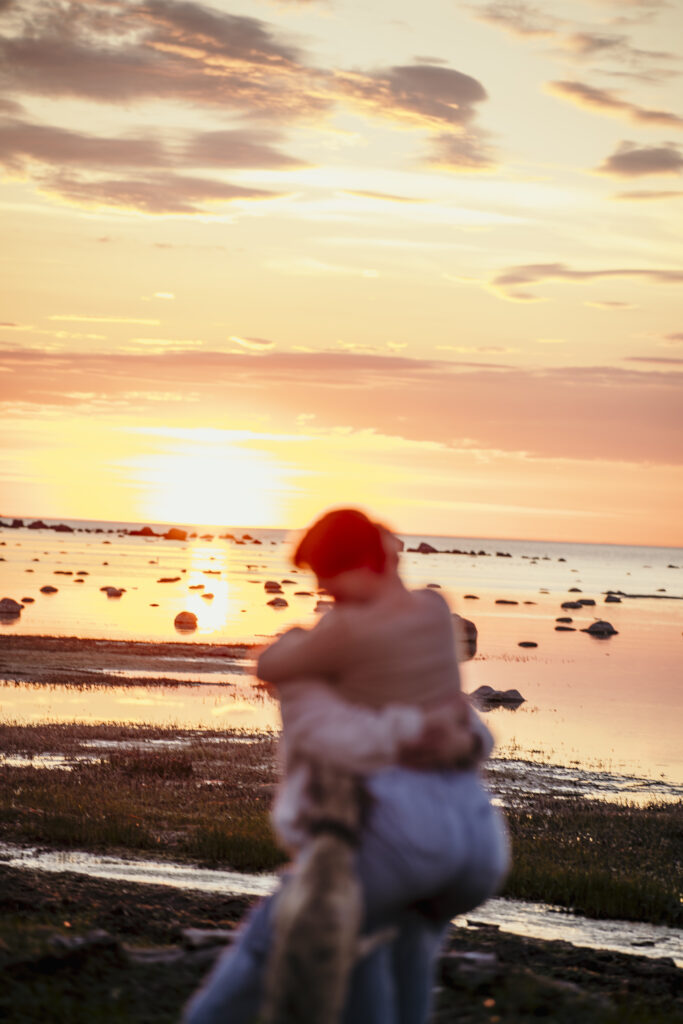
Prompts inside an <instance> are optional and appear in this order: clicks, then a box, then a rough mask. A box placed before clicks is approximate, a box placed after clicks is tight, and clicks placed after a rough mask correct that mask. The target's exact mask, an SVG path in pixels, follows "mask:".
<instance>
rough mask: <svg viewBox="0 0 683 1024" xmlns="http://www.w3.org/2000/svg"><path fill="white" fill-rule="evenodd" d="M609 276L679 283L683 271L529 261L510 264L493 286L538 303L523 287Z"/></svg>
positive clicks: (506, 295) (510, 296)
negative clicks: (580, 266) (580, 267)
mask: <svg viewBox="0 0 683 1024" xmlns="http://www.w3.org/2000/svg"><path fill="white" fill-rule="evenodd" d="M609 278H633V279H635V280H640V281H647V282H649V283H651V284H678V283H679V282H681V281H683V270H678V269H673V270H656V269H652V268H649V267H614V268H610V269H607V270H574V269H573V268H572V267H568V266H567V265H566V264H565V263H528V264H522V265H521V266H516V267H509V268H508V269H507V270H504V271H502V272H501V273H500V274H497V275H496V276H495V277H494V278H493V280H492V282H491V285H490V287H491V288H492V290H493V291H494V292H496V293H497V294H498V295H500V296H501V298H505V299H512V300H514V301H517V302H536V301H538V300H539V298H541V296H539V295H538V294H537V293H536V292H531V291H528V290H523V291H520V288H523V289H527V287H528V286H529V285H530V286H532V287H533V286H535V285H537V284H544V283H545V282H547V281H548V282H553V281H560V282H565V283H569V284H579V283H583V282H591V281H601V280H604V279H609Z"/></svg>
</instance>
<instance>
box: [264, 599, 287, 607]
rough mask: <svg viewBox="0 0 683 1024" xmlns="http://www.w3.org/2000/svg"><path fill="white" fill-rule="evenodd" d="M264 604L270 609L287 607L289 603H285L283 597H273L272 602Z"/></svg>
mask: <svg viewBox="0 0 683 1024" xmlns="http://www.w3.org/2000/svg"><path fill="white" fill-rule="evenodd" d="M266 603H267V604H269V605H270V607H271V608H288V607H289V602H288V601H286V600H285V598H284V597H274V598H273V600H272V601H267V602H266Z"/></svg>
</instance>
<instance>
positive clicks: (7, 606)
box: [0, 597, 24, 619]
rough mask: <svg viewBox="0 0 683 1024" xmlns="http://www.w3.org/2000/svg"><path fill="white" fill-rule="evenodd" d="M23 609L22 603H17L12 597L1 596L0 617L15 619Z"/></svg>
mask: <svg viewBox="0 0 683 1024" xmlns="http://www.w3.org/2000/svg"><path fill="white" fill-rule="evenodd" d="M23 610H24V606H23V604H19V602H18V601H15V600H14V598H13V597H3V598H2V600H1V601H0V619H17V618H18V617H19V616H20V615H21V613H22V611H23Z"/></svg>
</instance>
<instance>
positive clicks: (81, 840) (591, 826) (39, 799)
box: [0, 725, 683, 925]
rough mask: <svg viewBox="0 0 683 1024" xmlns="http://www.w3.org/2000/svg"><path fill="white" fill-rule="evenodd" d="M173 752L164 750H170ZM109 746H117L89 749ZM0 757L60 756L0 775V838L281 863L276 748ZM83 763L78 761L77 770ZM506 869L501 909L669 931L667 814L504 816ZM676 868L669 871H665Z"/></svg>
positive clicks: (670, 815) (675, 891) (677, 809)
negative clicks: (558, 912)
mask: <svg viewBox="0 0 683 1024" xmlns="http://www.w3.org/2000/svg"><path fill="white" fill-rule="evenodd" d="M173 739H175V740H177V741H178V743H177V745H173V744H172V743H169V742H168V741H169V740H171V741H172V740H173ZM93 743H95V744H103V743H109V744H112V743H115V744H117V745H116V746H101V745H98V746H93ZM0 749H2V750H4V751H5V752H7V753H9V754H11V753H15V754H17V755H24V756H26V755H28V756H32V757H33V759H34V760H33V764H34V765H40V764H42V761H41V759H40V755H42V754H45V753H48V752H49V753H52V754H60V755H62V756H63V757H64V758H65V761H66V763H65V766H64V767H61V768H55V769H47V768H40V767H33V766H31V765H12V764H11V763H10V764H5V765H4V766H3V767H2V769H1V770H0V838H1V839H3V840H5V841H8V842H14V843H31V844H39V845H41V846H44V847H49V848H57V849H65V848H74V849H84V850H100V851H106V852H108V853H114V852H119V853H122V854H124V853H137V854H138V855H140V854H142V855H149V856H152V855H153V856H154V857H155V858H159V857H162V858H163V857H166V858H168V859H172V860H182V861H191V862H200V863H203V864H208V865H214V866H225V867H228V866H229V867H232V868H235V869H237V870H243V871H259V870H260V871H263V870H272V869H273V868H275V867H276V866H277V865H279V864H281V863H282V862H283V861H284V859H285V858H284V854H283V852H282V851H281V850H280V849H279V848H278V846H277V844H276V842H275V839H274V836H273V834H272V831H271V829H270V825H269V821H268V808H269V806H270V803H271V800H272V793H273V787H274V785H275V783H276V779H277V771H276V765H275V741H274V740H273V739H271V738H263V737H260V738H255V737H251V738H248V737H245V736H240V735H234V734H226V733H224V732H215V733H209V732H207V733H199V734H198V733H195V732H184V733H183V732H173V733H170V732H169V731H167V730H155V729H131V728H124V727H120V726H74V725H71V726H55V725H53V726H36V727H22V726H0ZM83 756H86V757H89V758H91V759H92V758H95V760H79V758H80V757H83ZM506 815H507V819H508V824H509V829H510V835H511V839H512V846H513V868H512V871H511V874H510V876H509V878H508V881H507V883H506V887H505V892H504V894H505V895H508V896H514V897H518V898H521V899H528V900H536V901H543V902H547V903H555V904H558V905H560V906H564V907H567V908H571V909H574V910H576V911H579V912H580V913H582V914H585V915H587V916H589V917H596V918H600V917H603V918H605V917H612V918H622V919H626V920H640V921H649V922H652V923H655V924H668V925H680V924H681V922H682V921H683V914H682V911H681V892H680V874H681V871H680V869H681V864H680V856H681V855H680V851H681V849H683V843H682V842H681V840H682V839H683V808H682V807H681V805H680V804H674V805H672V804H659V805H650V806H647V807H635V806H625V805H617V804H607V803H602V802H598V801H592V800H585V799H578V798H571V799H567V798H562V797H559V796H554V797H552V796H551V797H549V796H538V797H525V798H524V801H523V803H522V804H520V805H519V806H512V807H509V808H508V809H507V810H506ZM677 858H678V860H677Z"/></svg>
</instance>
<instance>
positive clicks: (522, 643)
mask: <svg viewBox="0 0 683 1024" xmlns="http://www.w3.org/2000/svg"><path fill="white" fill-rule="evenodd" d="M517 646H518V647H538V644H537V643H536V641H535V640H520V641H519V643H518V644H517Z"/></svg>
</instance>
